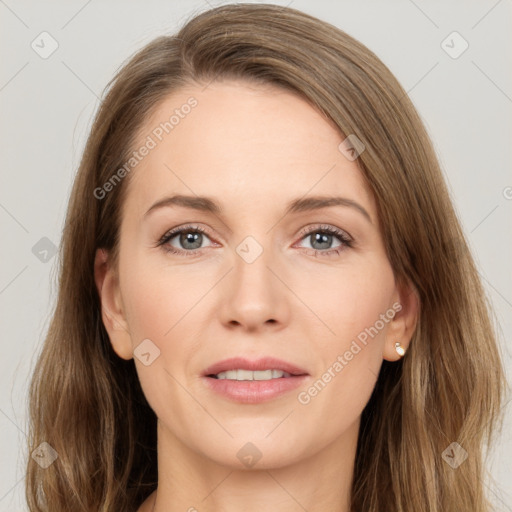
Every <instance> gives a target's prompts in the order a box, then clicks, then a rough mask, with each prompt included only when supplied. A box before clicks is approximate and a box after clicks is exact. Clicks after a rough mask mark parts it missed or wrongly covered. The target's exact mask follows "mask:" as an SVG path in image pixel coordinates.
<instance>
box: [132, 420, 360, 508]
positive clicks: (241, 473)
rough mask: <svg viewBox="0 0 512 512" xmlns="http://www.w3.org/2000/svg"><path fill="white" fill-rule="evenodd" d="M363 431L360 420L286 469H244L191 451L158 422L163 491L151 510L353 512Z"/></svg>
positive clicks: (261, 466) (260, 464)
mask: <svg viewBox="0 0 512 512" xmlns="http://www.w3.org/2000/svg"><path fill="white" fill-rule="evenodd" d="M358 430H359V419H358V420H357V421H356V422H355V423H354V424H352V425H351V426H350V427H349V428H348V429H347V430H345V431H344V433H343V436H341V437H340V438H338V439H336V440H335V441H334V442H332V443H330V444H329V445H327V446H324V447H320V448H318V449H314V448H311V449H310V451H311V453H310V454H308V455H305V454H299V453H298V454H292V456H291V457H290V461H289V462H288V463H287V464H286V465H282V464H279V463H275V462H274V463H267V464H266V465H264V464H263V462H264V459H265V458H264V457H262V458H261V460H260V461H259V462H258V463H257V464H255V465H254V467H252V468H250V469H240V467H239V466H235V465H233V466H229V465H223V464H219V463H218V462H216V461H214V460H212V459H210V458H207V457H205V456H204V455H203V454H200V453H197V452H195V451H192V450H190V449H189V448H188V447H187V446H185V445H184V444H183V443H181V442H180V441H179V440H178V439H177V438H176V437H175V436H174V435H173V434H172V432H170V431H169V430H168V429H167V428H166V427H165V426H163V425H162V423H161V422H160V421H158V447H157V449H158V475H159V477H158V489H157V491H156V492H155V494H154V495H152V496H151V497H150V499H149V501H148V503H147V505H149V507H146V508H147V510H153V511H154V512H178V511H180V512H183V511H187V512H215V511H218V510H223V511H225V512H234V511H237V512H238V511H240V510H244V511H245V512H253V511H254V512H255V511H261V510H273V509H279V511H280V512H292V511H293V512H297V511H300V510H307V511H308V512H320V511H322V512H324V511H325V510H336V511H337V512H349V511H350V492H351V486H352V478H353V469H354V461H355V454H356V448H357V437H358ZM293 455H295V459H296V460H293V459H294V457H293ZM151 502H152V503H151ZM141 510H144V509H141Z"/></svg>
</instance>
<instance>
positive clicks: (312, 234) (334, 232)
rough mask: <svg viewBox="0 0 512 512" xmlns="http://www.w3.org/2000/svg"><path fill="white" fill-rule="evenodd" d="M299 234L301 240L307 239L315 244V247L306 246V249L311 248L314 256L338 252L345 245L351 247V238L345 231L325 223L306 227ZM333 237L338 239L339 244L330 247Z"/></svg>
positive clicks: (344, 247)
mask: <svg viewBox="0 0 512 512" xmlns="http://www.w3.org/2000/svg"><path fill="white" fill-rule="evenodd" d="M301 235H302V238H301V240H302V239H307V240H308V239H309V241H310V244H311V245H312V244H315V245H317V246H316V247H311V248H308V247H306V249H310V250H313V251H314V255H315V256H330V255H332V254H340V252H341V251H343V250H344V249H346V248H347V247H348V248H350V247H352V243H353V240H352V238H351V237H350V236H349V235H348V234H347V233H345V232H344V231H342V230H341V229H338V228H335V227H333V226H327V225H322V226H316V227H313V228H307V230H306V231H303V232H302V233H301ZM333 238H335V239H338V241H339V242H340V244H339V245H338V246H336V247H334V248H332V247H331V246H332V241H333ZM326 246H328V247H326Z"/></svg>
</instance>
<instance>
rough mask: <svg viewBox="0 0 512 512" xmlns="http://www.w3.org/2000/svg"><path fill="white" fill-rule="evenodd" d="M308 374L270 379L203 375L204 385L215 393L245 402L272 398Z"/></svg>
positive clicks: (301, 380)
mask: <svg viewBox="0 0 512 512" xmlns="http://www.w3.org/2000/svg"><path fill="white" fill-rule="evenodd" d="M307 377H308V375H297V376H293V377H281V378H279V379H270V380H231V379H215V378H213V377H204V379H205V383H206V385H207V386H208V387H209V388H210V389H211V390H213V391H215V392H216V393H219V394H220V395H222V396H224V397H226V398H228V399H230V400H233V401H235V402H240V403H246V404H257V403H261V402H267V401H269V400H273V399H274V398H277V397H279V396H281V395H284V394H285V393H288V392H289V391H291V390H292V389H296V388H298V387H299V386H300V385H301V384H303V383H304V381H305V380H306V378H307Z"/></svg>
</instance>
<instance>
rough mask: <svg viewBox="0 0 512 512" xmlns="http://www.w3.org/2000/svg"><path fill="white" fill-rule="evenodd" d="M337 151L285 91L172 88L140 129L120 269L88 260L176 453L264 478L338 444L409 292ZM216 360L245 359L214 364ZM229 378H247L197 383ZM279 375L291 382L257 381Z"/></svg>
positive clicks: (369, 204)
mask: <svg viewBox="0 0 512 512" xmlns="http://www.w3.org/2000/svg"><path fill="white" fill-rule="evenodd" d="M191 97H193V99H192V100H191V99H190V98H191ZM187 105H188V106H187ZM171 116H174V117H173V118H172V119H171V120H170V118H171ZM166 122H167V124H165V123H166ZM343 140H344V137H342V136H340V135H339V133H338V132H337V131H336V130H335V129H334V127H333V126H332V125H331V124H329V123H328V122H327V121H326V119H325V118H324V117H322V115H320V114H319V113H318V112H317V111H316V110H315V109H314V108H313V107H311V106H310V105H309V104H307V103H306V102H305V101H304V100H303V99H300V98H299V97H298V96H295V95H293V94H291V93H289V92H286V91H283V90H280V89H275V88H271V87H265V88H263V87H262V86H257V85H248V84H246V83H243V82H233V81H227V82H221V83H219V82H214V83H211V84H210V85H209V86H208V87H206V88H204V86H197V87H196V86H189V87H187V88H186V89H181V90H180V91H178V92H175V93H173V94H172V95H170V96H169V97H168V98H167V99H166V100H165V102H163V103H162V104H161V105H160V106H159V108H158V110H157V111H156V113H155V114H154V115H153V116H152V117H151V119H150V120H149V121H148V122H147V123H146V124H145V128H144V129H143V130H142V131H141V132H140V137H139V144H137V148H136V150H137V152H138V153H137V156H136V157H135V158H137V161H136V165H135V166H134V167H133V170H130V175H129V178H124V179H129V186H128V189H127V195H126V199H125V203H124V205H123V215H122V223H121V232H120V252H119V266H118V274H116V273H115V272H114V271H113V269H112V268H110V269H108V270H107V271H106V273H103V272H102V271H101V265H100V264H101V263H102V261H103V258H104V256H105V254H104V253H103V252H102V251H98V255H97V266H96V278H97V283H98V288H100V289H101V297H102V305H103V311H104V317H103V318H104V322H105V325H106V328H107V330H108V332H109V336H110V339H111V342H112V345H113V347H114V349H115V350H116V352H117V354H118V355H120V356H121V357H123V358H126V359H130V358H131V357H134V358H135V364H136V368H137V372H138V376H139V378H140V382H141V385H142V388H143V391H144V393H145V396H146V398H147V400H148V402H149V404H150V405H151V407H152V408H153V410H154V411H155V413H156V415H157V416H158V418H159V422H160V427H161V428H162V432H165V434H164V435H166V436H168V439H172V442H173V443H174V444H175V445H180V446H182V447H186V448H188V449H189V450H192V451H193V452H195V453H199V454H202V455H203V456H205V457H207V458H208V459H210V460H211V461H214V462H217V463H219V464H223V465H228V466H233V467H243V466H242V465H246V467H249V465H250V464H252V463H253V462H249V461H250V460H253V461H256V460H257V459H260V460H259V461H258V462H257V463H258V466H259V467H269V468H270V467H275V466H278V465H279V466H284V465H287V464H290V463H292V462H296V461H298V460H300V459H305V458H306V457H309V456H311V455H314V454H315V453H318V452H320V451H321V450H322V449H324V448H327V447H328V445H332V443H334V442H337V441H340V440H341V439H343V438H344V437H345V438H346V437H347V436H349V435H350V436H351V439H352V440H353V439H354V432H357V427H358V425H359V419H360V415H361V412H362V410H363V408H364V406H365V405H366V403H367V401H368V400H369V398H370V395H371V392H372V390H373V388H374V385H375V382H376V379H377V375H378V373H379V369H380V366H381V364H382V360H383V358H384V359H388V360H396V359H398V357H399V356H398V354H397V353H396V351H395V348H394V344H395V341H400V342H401V343H402V346H405V347H406V346H407V342H408V341H409V337H410V334H411V332H412V328H413V327H414V326H413V322H412V320H411V317H410V311H411V307H410V306H409V305H408V303H407V300H409V299H408V297H409V296H408V295H407V294H406V293H405V292H403V291H402V290H399V289H398V288H397V285H396V283H395V279H394V275H393V272H392V269H391V266H390V263H389V261H388V259H387V256H386V253H385V250H384V245H383V240H382V237H381V233H380V232H379V227H378V219H377V211H376V205H375V202H374V200H373V198H372V196H371V194H370V193H369V190H368V189H367V187H366V185H365V183H364V181H363V177H362V173H361V171H360V170H359V168H358V166H357V159H355V160H354V155H353V154H350V153H347V152H345V153H344V152H342V151H340V149H339V145H340V143H341V142H342V141H343ZM367 143H371V141H368V142H367V141H365V144H367ZM143 146H145V147H146V150H143V149H142V150H141V149H140V148H142V147H143ZM134 162H135V161H133V162H132V164H133V163H134ZM117 186H119V185H117ZM176 196H184V197H186V199H183V197H182V199H174V200H173V199H172V198H173V197H174V198H176ZM333 198H341V199H339V200H337V201H333V202H332V204H331V205H330V206H329V205H328V204H324V201H326V200H327V199H333ZM187 205H188V206H187ZM177 228H186V229H185V234H183V233H182V234H181V235H180V234H179V233H178V234H171V235H170V236H167V238H165V235H166V234H168V233H169V232H170V231H171V230H173V229H177ZM198 229H199V230H200V231H198ZM187 230H188V234H187ZM160 242H161V243H160ZM105 270H106V267H105ZM117 276H118V277H117ZM401 292H403V293H401ZM134 351H135V352H134ZM134 353H135V355H134ZM231 358H242V359H244V360H246V361H238V362H234V363H227V365H226V366H225V367H222V366H220V367H216V368H213V369H212V368H211V367H212V365H216V364H217V363H219V362H222V361H225V360H227V359H231ZM264 358H275V359H278V360H280V362H278V361H265V360H264ZM251 363H252V364H254V365H255V366H251ZM258 363H261V365H260V366H258ZM286 365H289V366H286ZM233 366H234V367H233ZM291 367H293V369H292V368H291ZM209 368H210V369H209ZM237 368H238V369H241V370H244V369H245V370H248V369H250V368H253V369H255V368H256V369H257V368H260V370H261V372H259V371H257V372H256V373H253V372H250V371H248V372H235V373H231V372H229V373H225V374H224V375H220V377H226V378H224V379H223V378H214V377H211V376H207V374H209V373H211V372H213V373H215V374H217V373H218V372H219V371H221V370H222V369H224V370H234V369H237ZM280 369H281V370H285V371H286V370H293V371H288V373H290V374H293V375H297V374H302V375H301V376H293V375H292V376H286V375H287V374H284V375H285V376H281V375H282V373H281V372H279V371H278V372H277V373H272V372H268V371H264V370H280ZM238 378H240V379H242V380H240V381H239V380H236V379H238ZM245 379H253V380H252V381H247V380H245ZM254 379H255V380H254ZM247 443H251V444H247ZM247 456H248V457H249V458H247ZM251 457H252V458H251Z"/></svg>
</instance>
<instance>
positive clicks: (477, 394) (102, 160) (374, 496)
mask: <svg viewBox="0 0 512 512" xmlns="http://www.w3.org/2000/svg"><path fill="white" fill-rule="evenodd" d="M231 78H233V79H243V80H248V81H251V82H254V83H261V84H272V85H275V86H279V87H282V88H285V89H287V90H289V91H293V92H295V93H298V94H299V95H300V96H301V97H302V98H304V99H305V100H306V101H308V102H310V103H311V104H312V105H314V106H315V107H316V108H318V110H319V111H320V112H321V113H323V115H324V116H325V118H326V120H327V121H329V122H332V123H334V125H335V126H336V127H337V128H338V129H339V132H340V134H342V135H344V136H348V135H350V134H354V135H356V136H357V137H358V138H359V139H360V140H361V141H363V143H364V144H365V146H366V149H365V151H364V152H362V153H361V154H360V156H359V158H358V159H357V162H358V165H359V166H360V168H361V171H362V173H363V175H364V177H365V179H366V181H367V184H368V186H369V188H370V190H371V191H372V192H373V194H374V196H375V199H376V202H377V206H378V214H379V221H380V224H381V229H382V235H383V239H384V242H385V247H386V250H387V255H388V258H389V261H390V262H391V265H392V268H393V270H394V272H395V276H396V278H397V279H398V280H401V281H403V282H409V283H412V285H413V286H414V288H415V289H416V290H417V292H418V296H419V300H420V304H421V307H420V314H419V319H418V324H417V328H416V331H415V333H414V335H413V338H412V340H411V344H410V348H409V350H408V352H407V353H406V355H405V357H404V358H403V359H402V360H400V361H399V362H395V363H390V362H387V361H384V362H383V366H382V369H381V372H380V375H379V377H378V380H377V384H376V386H375V389H374V392H373V394H372V396H371V398H370V401H369V402H368V404H367V406H366V407H365V409H364V411H363V415H362V418H361V427H360V433H359V441H358V447H357V454H356V460H355V473H354V479H353V484H352V510H353V511H355V512H363V511H364V512H384V511H392V512H397V511H399V512H410V511H411V510H415V511H416V512H451V511H457V512H458V511H460V510H471V511H473V512H484V511H488V510H489V504H488V502H487V500H486V498H485V495H484V491H483V489H484V486H483V479H484V478H485V477H486V475H485V471H484V462H485V460H484V458H483V452H484V448H485V447H486V445H489V443H490V442H491V438H492V437H493V433H494V432H495V430H496V427H498V426H499V424H500V419H501V415H500V406H501V404H502V401H503V393H504V391H505V379H504V373H503V368H502V362H501V359H500V355H499V350H498V345H497V341H496V335H495V327H494V320H491V316H490V308H489V305H488V302H487V299H486V296H485V294H484V291H483V289H482V286H481V282H480V280H479V277H478V273H477V270H476V268H475V264H474V261H473V259H472V256H471V254H470V252H469V250H468V245H467V243H466V241H465V238H464V235H463V232H462V230H461V226H460V223H459V221H458V219H457V216H456V214H455V212H454V209H453V206H452V204H451V200H450V197H449V194H448V192H447V189H446V186H445V182H444V179H443V176H442V172H441V170H440V167H439V163H438V160H437V157H436V154H435V152H434V150H433V147H432V144H431V141H430V140H429V137H428V135H427V133H426V130H425V128H424V126H423V124H422V122H421V120H420V117H419V116H418V114H417V111H416V110H415V108H414V106H413V105H412V103H411V101H410V99H409V98H408V96H407V94H406V92H405V91H404V90H403V88H402V87H401V86H400V84H399V83H398V82H397V80H396V79H395V77H394V76H393V75H392V73H391V72H390V71H389V69H388V68H387V67H386V66H385V65H384V64H383V63H382V62H381V61H380V60H379V59H378V58H377V57H376V55H375V54H374V53H372V52H371V51H370V50H368V49H367V48H366V47H365V46H364V45H362V44H361V43H359V42H358V41H356V40H355V39H353V38H352V37H350V36H349V35H348V34H346V33H345V32H343V31H341V30H340V29H338V28H336V27H334V26H332V25H330V24H328V23H326V22H323V21H320V20H318V19H316V18H314V17H312V16H309V15H307V14H304V13H302V12H300V11H297V10H295V9H291V8H284V7H280V6H276V5H268V4H267V5H258V4H234V5H225V6H222V7H218V8H214V9H211V10H209V11H206V12H204V13H201V14H200V15H198V16H196V17H194V18H193V19H191V20H190V21H188V22H187V24H186V25H185V26H184V27H183V28H182V29H181V30H180V31H179V33H178V34H176V35H174V36H162V37H158V38H156V39H155V40H153V41H152V42H151V43H150V44H148V45H147V46H145V47H144V48H143V49H141V50H140V51H139V52H138V53H137V54H135V55H134V56H133V57H132V58H131V59H130V60H129V61H128V62H127V63H126V64H125V65H124V66H123V67H122V68H121V69H120V71H119V72H118V73H117V74H116V76H115V77H114V78H113V80H112V81H111V82H110V83H109V84H108V86H107V89H106V91H105V95H104V99H103V100H102V102H101V105H100V107H99V109H98V112H97V114H96V117H95V119H94V123H93V126H92V129H91V132H90V135H89V138H88V140H87V144H86V147H85V150H84V153H83V157H82V160H81V163H80V167H79V169H78V173H77V176H76V179H75V182H74V186H73V190H72V194H71V198H70V202H69V207H68V211H67V216H66V221H65V228H64V231H63V236H62V240H61V246H60V253H59V261H60V267H59V283H58V286H59V288H58V299H57V303H56V306H55V310H54V312H53V317H52V321H51V324H50V326H49V329H48V332H47V336H46V339H45V342H44V345H43V347H42V351H41V353H40V355H39V359H38V361H37V365H36V367H35V370H34V374H33V378H32V382H31V387H30V397H29V398H30V405H29V407H30V410H29V419H30V424H29V445H28V450H29V452H28V454H29V456H28V457H27V459H28V462H27V478H26V497H27V501H28V504H29V507H30V510H31V511H32V512H35V511H50V512H69V511H84V512H85V511H91V512H92V511H94V512H98V511H101V512H107V511H108V512H113V511H123V512H127V511H133V510H136V509H137V508H138V507H139V506H140V504H141V503H142V502H143V501H144V499H145V498H146V497H147V496H148V495H149V494H150V493H151V492H152V491H153V490H154V489H155V488H156V486H157V454H156V417H155V414H154V412H153V411H152V410H151V408H150V407H149V405H148V403H147V401H146V399H145V397H144V395H143V393H142V390H141V387H140V384H139V381H138V377H137V374H136V371H135V365H134V362H133V360H130V361H125V360H123V359H121V358H119V357H118V356H117V355H116V354H115V352H113V349H112V347H111V344H110V342H109V338H108V335H107V332H106V330H105V328H104V326H103V323H102V321H101V305H100V301H99V297H98V293H97V290H96V287H95V282H94V276H93V264H94V257H95V253H96V250H97V249H98V248H100V247H102V248H105V249H106V250H108V251H110V252H111V255H112V257H113V259H114V261H115V257H116V251H117V248H118V242H119V226H120V221H121V219H120V211H121V206H122V204H123V194H124V190H125V189H126V182H127V180H129V177H126V178H125V179H124V180H122V181H121V182H120V183H119V184H117V185H116V186H115V187H114V188H113V190H112V191H110V192H109V193H108V194H106V195H105V197H103V198H101V199H98V197H97V194H95V193H94V191H95V190H96V189H98V187H102V185H103V184H104V183H106V182H107V181H108V180H109V179H110V178H111V176H112V175H113V173H114V172H115V171H116V169H118V168H120V167H121V166H122V165H123V163H124V162H126V161H127V159H128V158H129V155H130V153H131V152H132V151H133V149H134V144H135V142H136V140H137V137H138V134H139V131H140V129H141V127H142V126H143V123H144V121H145V120H147V119H148V116H149V115H150V114H151V112H153V111H154V109H155V108H156V107H157V106H158V104H159V102H161V101H162V100H163V99H164V98H165V97H166V96H168V94H169V93H170V92H172V91H174V90H176V89H178V88H179V87H181V86H183V85H186V84H190V83H199V84H207V83H209V82H210V81H212V80H215V79H231ZM199 108H200V107H199ZM134 172H136V171H134ZM43 442H46V443H48V445H49V446H50V447H51V448H52V449H53V450H55V453H56V454H57V455H58V456H57V458H56V460H54V461H53V463H51V464H50V465H49V466H48V467H42V466H41V465H40V464H37V462H36V461H35V460H34V458H33V457H30V454H32V453H33V451H34V450H36V449H38V450H43V453H44V454H46V455H45V457H47V458H48V457H50V458H51V455H48V453H50V454H53V453H54V452H51V451H48V450H49V448H48V446H47V445H43V447H41V446H40V445H41V443H43ZM454 442H456V443H458V445H460V447H462V449H463V450H465V452H467V455H468V457H467V459H466V460H465V461H464V462H463V463H462V464H461V465H460V466H459V467H457V468H454V467H452V465H450V464H448V462H447V458H446V453H449V454H451V455H450V456H452V457H453V453H459V454H460V453H464V452H460V451H458V450H460V448H459V447H458V445H452V446H451V448H449V446H450V445H451V443H454ZM446 449H448V452H446V451H445V450H446ZM450 449H451V450H452V451H451V452H450V451H449V450H450ZM454 449H455V452H454V451H453V450H454ZM44 450H46V451H44ZM443 454H445V455H443ZM43 458H44V457H43Z"/></svg>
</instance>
